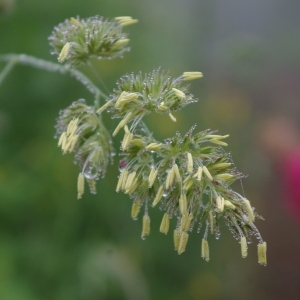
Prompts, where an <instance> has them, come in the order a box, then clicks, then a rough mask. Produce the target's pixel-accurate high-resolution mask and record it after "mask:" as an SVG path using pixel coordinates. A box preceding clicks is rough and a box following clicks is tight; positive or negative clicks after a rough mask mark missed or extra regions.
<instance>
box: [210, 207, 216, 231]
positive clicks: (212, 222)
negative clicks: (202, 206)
mask: <svg viewBox="0 0 300 300" xmlns="http://www.w3.org/2000/svg"><path fill="white" fill-rule="evenodd" d="M209 223H210V233H214V224H215V219H214V215H213V213H212V212H211V211H210V212H209Z"/></svg>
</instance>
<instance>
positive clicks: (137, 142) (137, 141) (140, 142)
mask: <svg viewBox="0 0 300 300" xmlns="http://www.w3.org/2000/svg"><path fill="white" fill-rule="evenodd" d="M130 144H131V145H134V146H137V147H139V148H143V147H144V142H143V140H141V139H133V140H131V141H130Z"/></svg>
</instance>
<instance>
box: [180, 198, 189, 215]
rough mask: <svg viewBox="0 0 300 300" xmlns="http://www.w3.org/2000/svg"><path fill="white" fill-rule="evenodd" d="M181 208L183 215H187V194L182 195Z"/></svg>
mask: <svg viewBox="0 0 300 300" xmlns="http://www.w3.org/2000/svg"><path fill="white" fill-rule="evenodd" d="M179 208H180V212H181V214H185V213H186V211H187V198H186V194H181V195H180V198H179Z"/></svg>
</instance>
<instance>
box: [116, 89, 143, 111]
mask: <svg viewBox="0 0 300 300" xmlns="http://www.w3.org/2000/svg"><path fill="white" fill-rule="evenodd" d="M138 97H139V96H138V95H137V94H135V93H126V94H124V95H123V96H122V98H119V100H118V102H117V103H116V104H115V107H117V108H119V110H122V109H123V106H124V105H125V104H126V103H129V102H132V101H134V100H136V99H137V98H138Z"/></svg>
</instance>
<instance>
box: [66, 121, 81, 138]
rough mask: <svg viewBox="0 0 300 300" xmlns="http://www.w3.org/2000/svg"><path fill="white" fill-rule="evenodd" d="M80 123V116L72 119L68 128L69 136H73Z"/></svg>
mask: <svg viewBox="0 0 300 300" xmlns="http://www.w3.org/2000/svg"><path fill="white" fill-rule="evenodd" d="M78 123H79V119H78V118H76V119H74V120H72V121H70V123H69V124H68V128H67V136H71V135H73V134H74V133H75V132H76V130H77V128H78V126H77V125H78Z"/></svg>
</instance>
